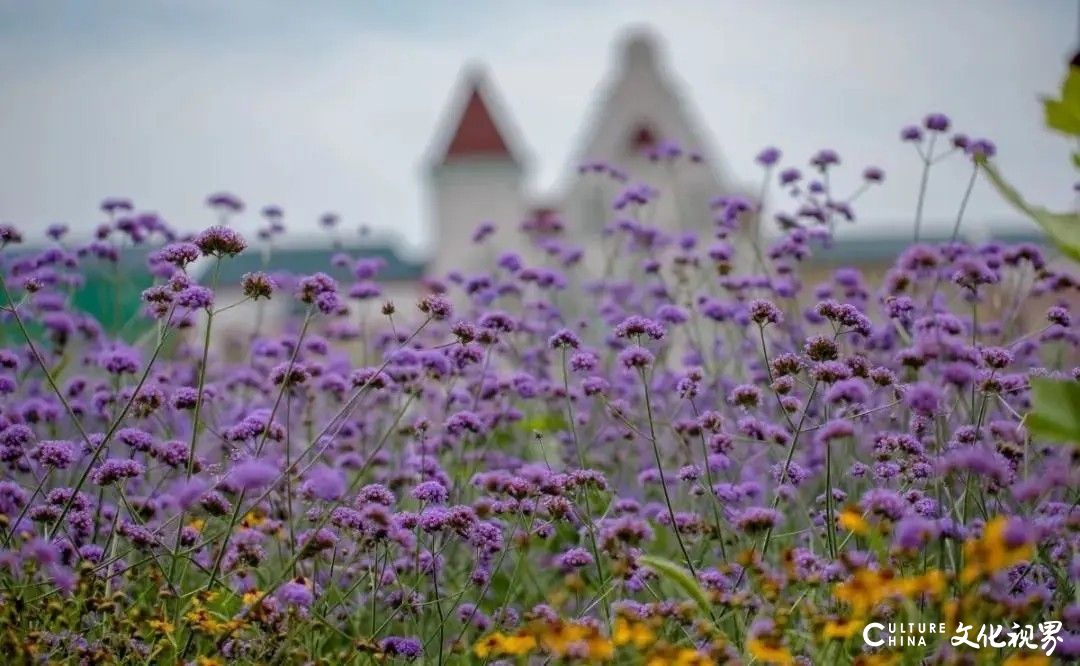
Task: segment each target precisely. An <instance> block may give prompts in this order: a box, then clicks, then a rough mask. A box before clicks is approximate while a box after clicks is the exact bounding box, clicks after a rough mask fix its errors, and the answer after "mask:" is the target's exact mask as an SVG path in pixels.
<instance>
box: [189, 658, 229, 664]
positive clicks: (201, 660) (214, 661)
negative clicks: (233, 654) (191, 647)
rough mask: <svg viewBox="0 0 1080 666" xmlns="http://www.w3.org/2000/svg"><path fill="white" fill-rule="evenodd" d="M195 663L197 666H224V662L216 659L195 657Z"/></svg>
mask: <svg viewBox="0 0 1080 666" xmlns="http://www.w3.org/2000/svg"><path fill="white" fill-rule="evenodd" d="M195 663H196V664H197V665H198V666H225V662H223V661H221V660H220V659H218V658H216V657H196V658H195Z"/></svg>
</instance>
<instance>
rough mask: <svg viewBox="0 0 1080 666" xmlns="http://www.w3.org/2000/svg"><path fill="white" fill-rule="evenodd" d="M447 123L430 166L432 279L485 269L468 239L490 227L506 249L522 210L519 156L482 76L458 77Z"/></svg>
mask: <svg viewBox="0 0 1080 666" xmlns="http://www.w3.org/2000/svg"><path fill="white" fill-rule="evenodd" d="M446 118H447V122H445V123H444V125H443V127H444V129H443V131H442V132H440V133H439V135H438V136H437V137H436V139H435V143H434V147H433V150H432V152H431V159H430V162H429V167H430V176H429V187H430V191H431V207H432V215H431V216H430V219H431V220H432V228H431V229H430V231H431V243H430V246H431V247H432V248H433V249H435V248H437V250H436V251H435V252H434V261H433V262H432V265H431V269H430V273H431V275H432V276H433V277H442V276H443V275H445V273H446V272H447V271H449V270H463V271H466V272H468V271H472V270H476V269H479V268H488V267H489V265H490V261H491V260H492V259H493V257H491V256H488V255H489V254H490V253H489V252H488V250H487V247H486V246H477V245H476V244H475V243H474V242H473V241H472V237H473V234H474V232H475V231H476V229H477V228H478V227H479V226H480V224H481V223H484V222H490V223H492V224H493V225H494V227H495V233H496V235H497V237H498V238H499V243H500V245H502V246H504V247H506V246H508V244H509V243H510V242H511V241H512V240H513V237H515V236H516V235H517V229H518V226H519V225H520V223H521V220H522V217H523V216H524V212H525V209H526V205H525V198H524V192H523V184H524V176H525V167H524V159H523V157H522V151H521V150H520V148H518V143H517V141H516V140H515V135H514V133H513V131H512V129H511V124H510V123H509V122H508V121H507V120H506V115H505V113H504V112H503V110H502V106H501V105H500V104H499V103H498V100H497V98H496V96H495V95H494V93H493V86H491V84H490V83H489V82H488V77H487V76H486V74H485V73H484V72H483V70H481V69H478V68H475V67H473V68H469V69H468V70H467V71H466V72H465V74H464V75H463V76H462V79H461V81H460V82H459V84H458V86H457V93H456V94H455V96H454V100H453V101H452V102H451V105H450V109H449V111H448V113H447V115H446Z"/></svg>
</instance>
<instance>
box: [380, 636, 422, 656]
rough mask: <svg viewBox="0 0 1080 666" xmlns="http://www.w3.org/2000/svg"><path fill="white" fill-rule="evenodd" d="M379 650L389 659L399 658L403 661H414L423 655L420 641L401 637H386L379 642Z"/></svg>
mask: <svg viewBox="0 0 1080 666" xmlns="http://www.w3.org/2000/svg"><path fill="white" fill-rule="evenodd" d="M379 649H380V650H382V651H383V652H385V653H386V654H387V655H388V656H390V657H400V658H402V659H404V660H405V661H415V660H417V659H419V658H420V657H421V655H423V653H424V649H423V646H422V645H421V643H420V641H418V640H417V639H415V638H406V637H401V636H387V637H386V638H384V639H382V640H381V641H379Z"/></svg>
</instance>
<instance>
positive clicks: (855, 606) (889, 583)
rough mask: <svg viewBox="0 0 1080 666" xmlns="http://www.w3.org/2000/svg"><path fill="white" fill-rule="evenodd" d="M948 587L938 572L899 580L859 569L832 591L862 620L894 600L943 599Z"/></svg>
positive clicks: (889, 574) (888, 575)
mask: <svg viewBox="0 0 1080 666" xmlns="http://www.w3.org/2000/svg"><path fill="white" fill-rule="evenodd" d="M946 583H947V580H946V578H945V575H944V574H943V573H941V572H940V571H938V570H936V569H932V570H930V571H927V572H926V573H925V574H922V575H918V576H911V577H908V578H896V577H895V576H894V575H893V574H892V572H891V571H888V570H885V571H875V570H873V569H859V570H858V571H856V572H855V573H854V574H853V575H852V577H851V578H850V579H849V580H846V581H844V582H842V583H837V584H836V585H835V586H834V587H833V596H835V597H836V599H837V600H839V601H842V602H844V603H845V604H847V605H848V606H850V607H851V611H852V613H851V614H852V617H854V618H862V617H865V616H866V615H867V614H869V612H870V611H871V610H873V608H874V607H875V606H877V605H878V604H879V603H881V602H883V601H885V600H886V599H890V598H893V597H920V596H940V595H941V593H942V592H944V591H945V586H946Z"/></svg>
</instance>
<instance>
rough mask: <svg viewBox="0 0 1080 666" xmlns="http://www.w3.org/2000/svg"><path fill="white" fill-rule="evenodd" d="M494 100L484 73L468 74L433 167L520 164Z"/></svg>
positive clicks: (452, 105)
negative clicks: (467, 162)
mask: <svg viewBox="0 0 1080 666" xmlns="http://www.w3.org/2000/svg"><path fill="white" fill-rule="evenodd" d="M493 98H494V95H493V94H492V92H491V89H490V86H489V85H488V82H487V77H486V76H485V74H484V73H483V71H482V70H480V69H478V68H476V67H473V68H470V69H469V70H467V71H466V74H465V76H464V77H463V81H462V83H461V84H459V86H458V92H457V93H456V95H455V100H454V102H452V104H451V107H450V108H451V111H450V112H449V113H448V114H447V117H448V118H450V119H452V120H453V122H452V124H446V125H444V127H445V130H444V132H443V136H445V137H447V138H445V139H443V143H442V144H441V146H442V147H441V148H440V149H439V150H438V151H437V152H435V154H434V159H433V166H441V165H444V164H449V163H452V162H456V161H458V160H469V159H476V158H479V159H485V160H502V161H508V162H512V163H514V164H517V165H520V164H521V160H520V159H519V158H518V155H517V151H516V150H515V149H514V142H513V140H512V134H511V132H510V130H509V129H508V125H509V124H508V123H507V122H505V121H504V116H503V115H502V114H501V113H500V110H501V108H500V107H499V105H498V104H497V103H496V102H495V100H494V99H493Z"/></svg>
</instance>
